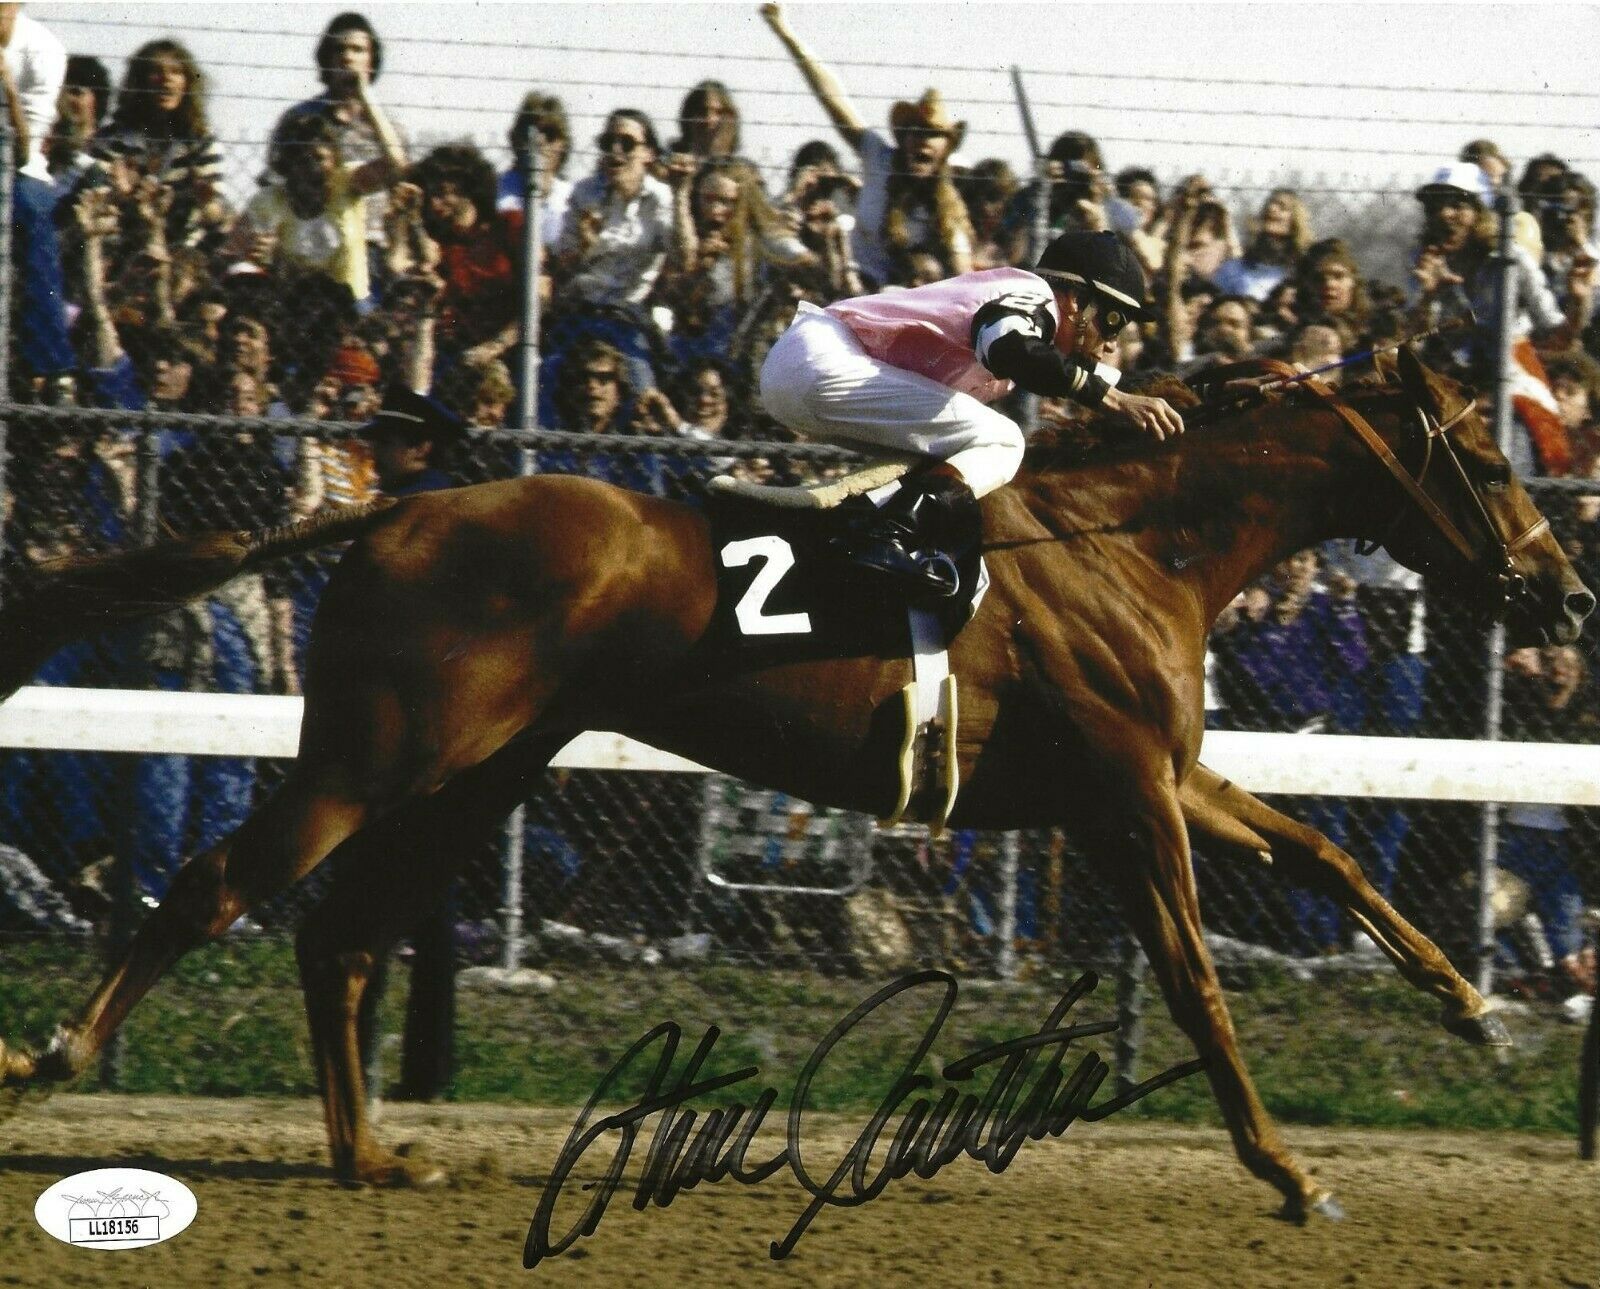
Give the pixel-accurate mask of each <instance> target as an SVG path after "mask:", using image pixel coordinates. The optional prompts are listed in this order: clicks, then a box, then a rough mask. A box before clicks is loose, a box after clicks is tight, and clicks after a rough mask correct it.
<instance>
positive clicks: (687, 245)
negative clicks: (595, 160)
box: [656, 157, 820, 364]
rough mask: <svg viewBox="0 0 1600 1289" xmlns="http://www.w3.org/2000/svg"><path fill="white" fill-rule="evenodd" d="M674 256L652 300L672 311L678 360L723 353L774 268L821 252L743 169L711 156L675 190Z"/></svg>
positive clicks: (798, 267)
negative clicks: (809, 247)
mask: <svg viewBox="0 0 1600 1289" xmlns="http://www.w3.org/2000/svg"><path fill="white" fill-rule="evenodd" d="M674 200H675V203H676V207H677V209H676V213H675V214H674V216H673V223H672V228H673V238H672V254H671V255H670V256H669V257H668V261H667V267H666V269H665V270H664V271H663V273H662V275H661V278H660V281H659V282H658V283H657V288H656V298H657V299H659V300H660V301H661V302H662V303H663V304H665V305H666V306H667V307H668V308H670V309H671V310H672V315H673V328H672V335H671V337H670V339H669V341H668V345H669V348H670V349H671V352H672V355H673V357H674V359H676V360H677V362H679V363H680V364H681V363H684V362H687V361H688V360H690V359H691V358H699V357H705V356H707V355H717V356H720V357H726V356H727V355H728V352H729V350H730V348H731V345H732V341H733V335H734V331H735V328H736V327H737V326H738V324H739V321H740V319H741V317H742V316H743V315H744V313H745V312H746V311H748V310H749V309H750V308H751V306H752V305H753V303H754V301H755V299H756V296H757V293H758V291H759V289H760V287H761V285H762V283H763V279H764V278H765V277H766V275H767V274H768V273H769V272H771V271H772V270H779V271H787V272H790V273H796V272H800V271H805V270H810V271H813V272H814V271H815V270H816V269H817V268H818V267H819V265H820V260H819V258H818V257H817V256H816V255H814V254H812V252H810V251H809V250H807V249H806V246H805V244H804V243H803V242H802V241H801V240H800V239H799V238H798V237H796V236H795V235H794V233H793V232H791V231H790V230H789V227H788V225H787V224H785V223H784V221H783V220H782V219H780V218H779V216H778V214H777V212H776V211H774V210H773V209H772V207H771V206H769V205H768V204H767V200H766V198H765V196H763V195H762V192H761V189H760V187H759V186H758V185H757V184H756V182H755V180H754V179H753V178H752V177H751V174H750V170H749V167H748V166H746V165H744V164H743V163H742V162H739V161H735V160H731V159H729V158H726V157H724V158H714V159H712V160H710V161H707V162H706V163H705V164H704V165H702V166H701V167H700V170H699V172H698V173H697V174H695V175H694V177H693V178H692V179H690V180H687V181H682V180H680V181H679V183H678V187H677V190H676V193H675V195H674Z"/></svg>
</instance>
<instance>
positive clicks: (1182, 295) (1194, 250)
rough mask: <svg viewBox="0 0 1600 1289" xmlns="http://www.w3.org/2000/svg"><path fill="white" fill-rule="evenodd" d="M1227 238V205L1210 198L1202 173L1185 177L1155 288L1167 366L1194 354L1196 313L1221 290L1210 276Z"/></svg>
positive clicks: (1172, 212)
mask: <svg viewBox="0 0 1600 1289" xmlns="http://www.w3.org/2000/svg"><path fill="white" fill-rule="evenodd" d="M1232 238H1233V232H1232V224H1231V223H1230V221H1229V218H1228V211H1227V208H1226V207H1225V206H1223V205H1222V203H1221V202H1219V201H1217V200H1216V199H1215V198H1213V197H1212V195H1211V184H1210V182H1209V181H1208V180H1207V179H1206V177H1205V176H1204V175H1190V176H1189V177H1188V178H1187V179H1185V180H1184V181H1183V182H1182V184H1180V185H1179V188H1178V192H1177V195H1176V196H1175V197H1174V198H1173V200H1172V203H1171V209H1170V210H1169V212H1168V222H1167V247H1166V253H1165V256H1164V259H1163V265H1164V268H1163V279H1162V284H1161V285H1160V286H1159V287H1158V290H1157V295H1158V298H1160V300H1161V302H1162V305H1163V310H1162V313H1163V320H1164V321H1165V323H1166V336H1165V340H1166V344H1167V346H1168V350H1169V353H1170V357H1171V361H1172V363H1173V364H1179V363H1185V362H1188V361H1189V360H1190V359H1191V358H1193V357H1194V334H1195V327H1196V326H1197V325H1198V323H1199V320H1200V315H1201V313H1203V312H1204V311H1205V309H1206V308H1207V307H1208V306H1209V305H1210V304H1211V302H1212V301H1213V300H1215V299H1216V297H1218V296H1220V295H1221V294H1222V292H1221V291H1220V290H1219V289H1218V288H1217V287H1216V285H1215V284H1214V283H1213V282H1212V280H1211V275H1212V274H1213V273H1215V272H1216V271H1217V270H1218V269H1219V268H1220V267H1221V266H1222V262H1223V261H1224V260H1225V259H1226V258H1227V257H1228V255H1229V254H1230V251H1229V247H1230V246H1231V245H1232ZM1202 296H1205V297H1209V298H1206V299H1204V300H1202V299H1201V297H1202Z"/></svg>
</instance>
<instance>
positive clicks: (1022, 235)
mask: <svg viewBox="0 0 1600 1289" xmlns="http://www.w3.org/2000/svg"><path fill="white" fill-rule="evenodd" d="M1045 167H1046V169H1047V171H1048V172H1049V175H1050V208H1049V214H1048V217H1047V223H1048V225H1049V228H1048V230H1047V231H1048V233H1049V234H1050V235H1054V234H1056V233H1064V232H1067V231H1069V230H1073V229H1078V230H1082V231H1085V232H1091V233H1097V232H1100V231H1101V230H1103V229H1107V228H1110V227H1111V217H1110V213H1109V212H1108V211H1107V209H1106V207H1105V205H1104V202H1105V199H1106V196H1107V194H1108V193H1109V191H1110V185H1109V183H1108V182H1107V180H1106V174H1105V162H1104V160H1103V159H1102V158H1101V155H1100V145H1099V144H1098V143H1096V142H1095V141H1094V140H1093V139H1092V138H1090V137H1089V136H1088V135H1087V134H1084V133H1083V132H1082V131H1081V130H1068V131H1067V132H1066V133H1065V134H1059V135H1057V136H1056V137H1055V139H1054V140H1053V141H1052V142H1051V144H1050V148H1049V150H1048V152H1046V154H1045ZM1038 209H1039V190H1038V187H1037V186H1036V185H1032V184H1030V185H1028V186H1027V187H1024V188H1022V189H1020V190H1018V192H1017V194H1016V196H1015V197H1013V198H1012V200H1011V204H1010V206H1009V207H1008V208H1007V210H1006V218H1005V223H1004V226H1003V230H1002V231H1003V233H1004V235H1005V238H1006V242H1007V247H1008V250H1009V255H1010V262H1011V263H1013V264H1022V263H1025V262H1027V261H1028V259H1029V255H1030V246H1031V242H1032V238H1033V226H1034V219H1035V215H1036V212H1037V211H1038Z"/></svg>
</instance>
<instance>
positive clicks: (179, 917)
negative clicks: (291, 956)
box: [0, 766, 367, 1088]
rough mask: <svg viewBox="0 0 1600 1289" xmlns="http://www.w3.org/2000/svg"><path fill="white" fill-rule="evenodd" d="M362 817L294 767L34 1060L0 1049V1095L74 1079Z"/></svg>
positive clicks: (184, 874)
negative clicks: (144, 1003) (208, 950)
mask: <svg viewBox="0 0 1600 1289" xmlns="http://www.w3.org/2000/svg"><path fill="white" fill-rule="evenodd" d="M366 811H367V808H366V806H364V805H362V804H359V803H357V802H356V801H354V800H351V799H350V798H348V797H347V796H345V795H343V794H341V793H339V792H338V791H335V790H332V789H330V788H329V787H328V786H326V784H325V783H324V782H323V781H322V779H321V777H320V776H318V775H316V774H313V773H310V772H308V771H307V770H305V769H303V768H302V767H298V766H297V767H296V771H295V773H294V774H292V775H291V776H290V778H289V780H288V781H287V782H286V783H285V784H284V786H283V787H282V788H281V789H280V790H279V791H278V793H277V794H276V795H275V796H274V797H273V798H272V799H271V800H270V801H269V802H267V804H266V805H264V806H263V807H262V808H261V809H259V810H258V811H256V813H255V814H254V815H252V816H251V817H250V818H249V819H248V820H246V821H245V823H244V824H243V825H242V826H240V827H239V828H238V829H237V830H236V831H235V832H234V833H233V834H232V835H231V836H230V837H228V838H227V839H226V840H224V841H222V842H220V843H218V844H217V845H216V846H213V847H212V848H211V849H210V850H208V851H205V852H204V853H202V854H200V855H197V856H195V858H193V859H191V860H190V861H189V862H188V863H187V864H185V865H184V866H183V867H182V868H181V869H179V871H178V874H177V876H176V877H174V878H173V881H172V887H171V889H170V890H169V891H168V892H167V897H166V898H165V899H164V900H163V901H162V902H161V904H160V906H159V907H158V908H156V909H155V910H154V911H153V912H152V913H151V914H150V916H149V917H148V918H147V919H146V920H145V922H144V924H143V925H142V926H140V928H139V929H138V931H137V932H136V933H135V935H134V937H133V941H132V943H131V944H130V945H129V947H128V949H127V952H126V953H124V954H123V956H122V959H121V961H119V962H118V963H116V964H115V965H114V966H113V967H112V968H111V969H110V970H109V971H108V972H107V973H106V975H105V977H104V978H103V979H102V980H101V982H100V986H99V988H98V989H96V990H95V992H94V994H93V996H92V997H91V998H90V999H89V1002H88V1003H87V1004H86V1005H85V1006H84V1008H83V1010H82V1011H81V1012H79V1013H78V1015H77V1017H76V1018H75V1019H74V1020H73V1021H72V1022H70V1023H69V1024H66V1025H63V1026H60V1027H59V1028H58V1029H57V1030H56V1034H55V1037H54V1038H53V1039H52V1041H51V1043H50V1046H49V1048H48V1049H47V1050H46V1051H45V1052H44V1053H43V1054H41V1055H40V1056H38V1057H33V1056H29V1055H27V1054H26V1053H23V1052H20V1051H15V1050H8V1049H7V1048H6V1047H5V1045H4V1044H3V1043H0V1087H6V1088H17V1087H21V1086H26V1085H28V1084H30V1083H46V1082H56V1081H61V1080H66V1079H71V1078H73V1077H75V1076H76V1075H77V1074H79V1073H81V1072H82V1071H83V1069H84V1068H85V1067H86V1066H87V1065H88V1064H89V1062H90V1061H91V1060H92V1059H93V1058H94V1056H95V1055H96V1054H97V1053H98V1052H99V1051H100V1049H101V1048H102V1047H103V1046H104V1045H105V1043H106V1040H107V1039H108V1038H109V1037H110V1036H111V1034H112V1033H113V1032H114V1031H115V1030H116V1028H117V1026H118V1025H120V1024H121V1023H122V1022H123V1020H124V1019H125V1018H126V1017H127V1015H128V1012H129V1011H130V1010H132V1008H133V1006H134V1004H135V1003H137V1002H138V1001H139V1000H140V999H141V998H143V997H144V995H145V994H146V993H147V992H148V991H149V989H150V987H151V986H152V985H154V984H155V982H156V981H157V980H159V979H160V978H161V976H162V974H163V973H164V972H165V971H166V970H167V969H168V968H169V967H171V966H172V964H173V963H175V962H176V961H177V960H178V959H179V958H181V957H182V956H183V955H184V954H186V953H187V952H189V950H191V949H193V948H196V947H198V946H199V945H202V944H205V943H207V942H208V941H210V940H213V939H215V938H216V937H217V936H220V935H221V934H222V933H223V932H224V931H226V930H227V929H228V928H229V927H230V926H232V925H233V923H234V921H235V920H236V919H237V918H238V917H239V915H240V914H242V913H245V912H247V911H248V910H249V909H251V908H253V907H255V906H256V905H258V904H260V903H261V902H262V901H264V900H267V899H270V898H271V897H272V896H274V895H276V894H278V892H280V891H282V890H284V889H285V888H287V887H288V886H289V885H290V884H291V883H293V882H295V881H296V880H298V879H299V878H300V877H303V876H304V875H305V874H306V873H308V872H310V871H311V869H313V868H314V867H316V865H317V864H318V863H319V862H321V860H322V858H323V857H324V856H325V855H327V854H328V853H329V852H330V851H332V850H333V848H334V847H335V846H337V845H338V844H339V843H340V842H342V841H343V840H344V839H345V838H346V837H348V836H349V835H350V834H351V833H353V832H354V831H356V829H357V828H359V827H360V826H361V824H362V822H363V820H364V819H365V817H366Z"/></svg>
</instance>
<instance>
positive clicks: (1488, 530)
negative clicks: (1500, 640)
mask: <svg viewBox="0 0 1600 1289" xmlns="http://www.w3.org/2000/svg"><path fill="white" fill-rule="evenodd" d="M1297 383H1299V384H1301V385H1303V386H1304V387H1305V388H1307V389H1309V390H1310V391H1311V392H1312V393H1313V394H1315V395H1316V396H1317V397H1318V398H1320V399H1322V400H1323V401H1324V402H1326V403H1327V404H1328V406H1329V407H1330V408H1331V409H1332V410H1333V412H1335V413H1336V414H1337V415H1338V417H1339V419H1340V420H1341V421H1343V422H1344V424H1345V425H1346V426H1348V427H1349V428H1350V430H1351V431H1352V432H1353V433H1354V434H1355V436H1356V437H1357V438H1358V439H1360V440H1361V441H1362V443H1364V444H1365V445H1366V447H1367V449H1368V450H1369V451H1370V452H1371V453H1372V454H1373V455H1374V456H1375V457H1377V458H1378V460H1379V461H1380V462H1382V463H1383V465H1384V467H1385V468H1386V469H1387V470H1388V471H1389V473H1390V475H1392V476H1393V478H1394V480H1395V482H1396V483H1398V484H1399V485H1400V489H1401V491H1402V492H1404V493H1405V494H1406V497H1407V498H1408V499H1409V500H1410V501H1411V502H1412V503H1413V504H1414V505H1415V506H1416V508H1417V509H1418V510H1420V511H1421V512H1422V514H1423V516H1424V517H1425V518H1427V520H1428V521H1429V522H1430V523H1432V525H1433V526H1434V528H1435V529H1436V530H1437V531H1438V533H1439V534H1440V535H1441V536H1442V537H1443V538H1444V539H1445V540H1446V541H1447V542H1449V543H1450V545H1451V546H1453V547H1454V548H1455V549H1456V551H1457V553H1458V554H1460V556H1461V558H1462V560H1463V561H1465V563H1466V565H1467V567H1468V568H1470V569H1471V570H1472V571H1473V572H1475V573H1478V574H1480V575H1482V576H1483V577H1484V578H1485V579H1486V580H1487V581H1488V582H1489V583H1490V584H1491V585H1494V586H1495V587H1496V588H1497V590H1498V594H1497V597H1496V598H1497V601H1498V603H1497V605H1496V608H1497V610H1498V612H1499V613H1501V614H1503V613H1505V612H1506V610H1507V609H1510V608H1511V607H1512V606H1513V605H1515V604H1516V603H1517V602H1518V601H1520V600H1522V599H1525V598H1526V597H1527V595H1528V584H1527V580H1526V579H1525V578H1524V577H1523V576H1522V574H1520V573H1518V572H1517V571H1516V567H1515V560H1516V556H1517V554H1518V553H1519V552H1520V551H1522V550H1524V549H1525V548H1526V547H1528V546H1529V545H1531V544H1532V543H1533V542H1535V541H1537V540H1538V539H1539V538H1540V537H1542V536H1544V534H1545V533H1547V532H1549V531H1550V521H1549V520H1548V519H1546V518H1544V517H1543V516H1542V515H1541V516H1540V517H1539V519H1538V520H1536V521H1535V522H1534V523H1532V524H1530V525H1528V527H1527V528H1525V529H1524V530H1523V531H1522V532H1521V533H1519V534H1518V535H1517V536H1516V537H1515V538H1513V539H1512V540H1511V541H1509V542H1508V541H1506V540H1505V538H1504V537H1502V536H1501V534H1500V529H1499V526H1498V525H1497V524H1496V523H1495V521H1494V516H1492V515H1491V514H1490V513H1489V508H1488V507H1487V506H1486V505H1484V503H1483V498H1482V496H1480V495H1479V493H1478V489H1477V488H1476V487H1474V486H1473V483H1472V480H1471V479H1469V478H1468V477H1467V471H1466V467H1465V466H1463V465H1462V464H1461V458H1460V457H1459V456H1458V455H1457V454H1456V450H1455V447H1454V446H1453V445H1452V444H1451V442H1450V431H1451V430H1452V429H1453V428H1455V426H1457V425H1458V424H1460V423H1461V421H1463V420H1465V419H1466V417H1467V414H1468V413H1469V412H1471V411H1472V400H1471V399H1468V400H1467V401H1466V402H1465V403H1463V404H1462V405H1461V406H1460V407H1459V408H1457V409H1456V410H1455V411H1454V412H1452V413H1451V414H1450V415H1449V416H1448V417H1446V418H1445V419H1444V420H1443V421H1438V420H1435V419H1434V416H1433V414H1432V413H1431V412H1430V411H1429V410H1428V409H1427V408H1425V407H1422V406H1420V405H1419V406H1417V407H1416V408H1415V411H1416V413H1417V419H1418V420H1419V421H1420V422H1421V426H1422V442H1423V453H1422V465H1421V468H1420V469H1418V471H1417V473H1416V474H1415V475H1413V474H1412V473H1411V472H1410V471H1409V470H1407V469H1406V467H1405V465H1404V464H1403V463H1402V462H1401V460H1400V458H1399V457H1398V456H1396V455H1395V453H1394V450H1393V449H1392V448H1390V446H1389V445H1388V444H1387V443H1385V442H1384V441H1383V438H1382V436H1380V435H1379V433H1378V432H1377V431H1376V430H1375V429H1373V428H1372V426H1371V425H1370V424H1369V423H1368V421H1367V419H1366V418H1365V417H1364V416H1362V415H1361V413H1360V412H1358V411H1356V410H1355V408H1353V407H1351V406H1350V405H1349V404H1348V403H1346V402H1345V401H1344V400H1343V399H1341V398H1340V397H1339V394H1338V391H1337V390H1335V389H1334V388H1333V387H1332V386H1331V385H1328V384H1327V383H1326V382H1324V381H1321V380H1317V379H1316V378H1312V379H1309V380H1302V381H1299V382H1297ZM1435 443H1437V444H1438V445H1439V447H1440V448H1441V449H1442V450H1443V452H1444V455H1445V458H1446V459H1447V460H1448V461H1449V462H1450V465H1451V467H1452V468H1453V469H1454V470H1455V473H1456V478H1457V479H1458V480H1460V482H1461V486H1462V487H1463V488H1464V489H1465V490H1466V493H1467V496H1469V497H1471V498H1472V504H1473V507H1474V511H1475V513H1476V515H1477V517H1478V520H1479V523H1480V526H1481V527H1482V530H1483V533H1484V535H1485V537H1486V538H1487V539H1488V540H1487V541H1486V543H1485V544H1484V547H1483V549H1482V551H1481V552H1480V551H1477V550H1474V548H1473V545H1472V543H1471V542H1470V541H1468V539H1467V537H1466V535H1465V534H1463V533H1462V531H1461V529H1460V528H1458V527H1457V526H1456V524H1455V521H1454V520H1452V519H1451V518H1450V516H1449V515H1447V514H1445V513H1444V511H1443V510H1441V509H1440V508H1439V503H1438V502H1436V501H1434V499H1433V498H1432V497H1430V496H1429V495H1428V494H1427V492H1426V491H1424V490H1423V487H1422V484H1423V481H1424V480H1425V479H1426V478H1427V477H1428V467H1429V466H1430V465H1431V464H1432V462H1433V448H1434V444H1435ZM1409 513H1410V511H1409V510H1408V508H1407V507H1406V506H1405V505H1404V503H1402V504H1401V507H1400V509H1399V510H1398V511H1397V512H1396V514H1395V517H1394V518H1393V519H1392V520H1391V521H1390V522H1389V524H1388V526H1387V528H1386V529H1385V530H1384V535H1383V536H1382V537H1381V538H1379V539H1378V540H1376V541H1372V542H1368V543H1365V544H1364V545H1361V546H1358V550H1360V551H1361V553H1363V554H1370V553H1371V552H1372V551H1374V550H1376V549H1377V548H1378V547H1379V546H1382V545H1384V544H1386V543H1387V542H1388V541H1389V539H1390V538H1391V537H1392V536H1393V535H1394V533H1395V530H1396V529H1398V528H1399V527H1400V525H1401V524H1402V523H1403V522H1404V521H1405V519H1406V517H1407V516H1408V514H1409Z"/></svg>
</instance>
